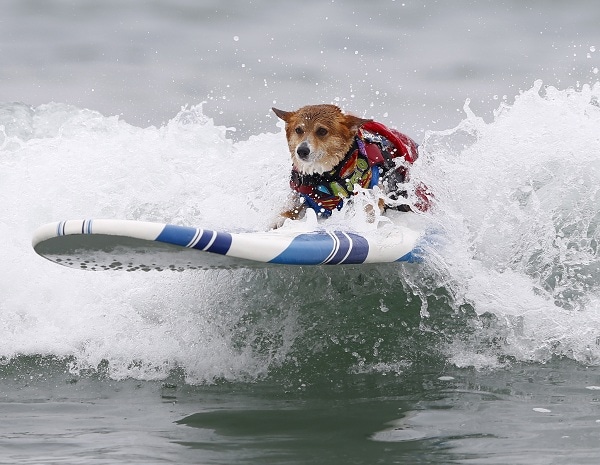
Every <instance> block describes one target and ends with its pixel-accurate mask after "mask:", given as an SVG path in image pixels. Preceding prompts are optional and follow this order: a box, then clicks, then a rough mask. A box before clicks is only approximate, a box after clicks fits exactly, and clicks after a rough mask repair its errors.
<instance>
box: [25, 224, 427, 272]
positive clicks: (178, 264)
mask: <svg viewBox="0 0 600 465" xmlns="http://www.w3.org/2000/svg"><path fill="white" fill-rule="evenodd" d="M408 215H410V214H408ZM422 237H423V230H422V229H421V228H414V227H413V228H410V227H407V226H397V225H394V226H390V227H386V228H381V230H374V231H370V232H369V233H355V232H350V231H325V230H321V231H310V232H306V231H292V230H288V229H286V228H282V229H277V230H273V231H268V232H239V233H235V232H225V231H214V230H211V229H204V228H196V227H189V226H177V225H171V224H162V223H152V222H144V221H131V220H111V219H87V220H68V221H60V222H55V223H49V224H46V225H43V226H41V227H40V228H38V229H37V230H36V231H35V233H34V235H33V241H32V242H33V248H34V249H35V251H36V252H37V253H38V254H39V255H41V256H42V257H44V258H47V259H48V260H51V261H53V262H55V263H58V264H60V265H64V266H68V267H72V268H81V269H85V270H127V271H136V270H144V271H149V270H178V271H182V270H186V269H206V268H239V267H251V266H264V265H265V264H273V265H356V264H363V263H392V262H401V261H408V262H414V261H419V260H420V257H419V251H418V243H419V241H420V240H421V239H422Z"/></svg>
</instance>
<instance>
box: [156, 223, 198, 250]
mask: <svg viewBox="0 0 600 465" xmlns="http://www.w3.org/2000/svg"><path fill="white" fill-rule="evenodd" d="M196 232H197V229H196V228H191V227H189V226H175V225H173V224H167V225H166V226H165V227H164V228H163V230H162V231H161V232H160V234H159V235H158V237H157V238H156V239H155V240H156V241H158V242H166V243H167V244H175V245H180V246H182V247H186V246H187V245H188V244H189V243H190V242H191V241H192V239H193V238H194V236H195V235H196Z"/></svg>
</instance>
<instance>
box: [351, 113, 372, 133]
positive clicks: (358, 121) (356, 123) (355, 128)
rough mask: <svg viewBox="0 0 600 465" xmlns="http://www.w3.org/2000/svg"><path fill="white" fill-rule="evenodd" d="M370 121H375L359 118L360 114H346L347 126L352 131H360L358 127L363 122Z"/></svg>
mask: <svg viewBox="0 0 600 465" xmlns="http://www.w3.org/2000/svg"><path fill="white" fill-rule="evenodd" d="M370 121H373V120H372V119H364V118H359V117H358V116H354V115H345V123H346V127H347V128H348V129H350V131H352V132H356V131H358V129H359V128H360V127H361V126H362V125H363V124H365V123H368V122H370Z"/></svg>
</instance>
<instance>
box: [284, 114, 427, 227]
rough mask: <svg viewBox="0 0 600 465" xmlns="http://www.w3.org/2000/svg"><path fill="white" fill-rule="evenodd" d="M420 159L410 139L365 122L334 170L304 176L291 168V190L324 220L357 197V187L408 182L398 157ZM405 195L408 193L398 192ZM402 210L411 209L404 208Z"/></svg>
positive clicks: (383, 127)
mask: <svg viewBox="0 0 600 465" xmlns="http://www.w3.org/2000/svg"><path fill="white" fill-rule="evenodd" d="M417 156H418V145H417V144H416V142H415V141H413V140H412V139H411V138H410V137H408V136H406V135H404V134H401V133H400V132H398V131H396V130H394V129H389V128H387V127H386V126H384V125H383V124H381V123H377V122H375V121H370V122H367V123H365V124H364V125H363V126H362V127H361V129H360V130H359V132H358V134H357V135H356V136H355V138H354V141H353V143H352V146H351V147H350V150H348V153H347V154H346V156H345V157H344V159H343V160H342V161H341V162H340V163H339V164H338V165H337V166H336V167H335V168H333V169H332V170H331V171H328V172H326V173H318V174H301V173H300V172H298V171H297V170H296V169H295V168H294V169H292V175H291V178H290V187H291V188H292V189H293V190H295V191H296V192H298V193H299V194H300V195H301V196H302V198H303V199H304V202H305V203H306V204H307V206H309V207H310V208H312V209H313V210H315V212H316V213H317V214H318V215H320V216H323V217H328V216H330V215H331V212H332V211H333V210H336V209H337V210H340V209H341V208H342V207H343V205H344V199H347V198H349V197H351V196H352V195H354V194H355V192H354V186H355V185H358V186H360V187H362V188H365V189H366V188H369V189H370V188H373V187H374V186H376V185H377V184H379V181H380V180H383V181H384V182H386V183H388V184H389V185H390V187H391V189H390V190H391V191H396V190H397V189H396V188H397V184H398V183H403V182H405V181H406V180H407V179H408V172H407V169H406V168H405V167H404V166H399V167H398V166H396V162H395V161H394V159H395V158H398V157H402V158H404V160H406V161H407V162H408V163H413V162H414V160H416V158H417ZM399 194H400V195H404V196H405V195H406V192H399ZM399 209H400V210H403V211H408V210H409V209H410V208H409V207H408V206H407V205H406V206H404V205H401V206H400V207H399Z"/></svg>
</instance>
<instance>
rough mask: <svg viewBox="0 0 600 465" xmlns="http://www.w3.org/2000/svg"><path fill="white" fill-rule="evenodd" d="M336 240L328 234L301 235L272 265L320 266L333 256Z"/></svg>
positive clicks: (272, 261)
mask: <svg viewBox="0 0 600 465" xmlns="http://www.w3.org/2000/svg"><path fill="white" fill-rule="evenodd" d="M334 247H335V242H334V239H333V238H332V237H331V236H330V235H329V234H327V233H317V234H315V233H312V234H300V235H299V236H296V237H295V238H294V239H293V240H292V242H291V243H290V245H288V246H287V248H286V249H285V250H284V251H283V252H281V253H280V254H279V255H277V256H276V257H275V258H274V259H273V260H271V261H270V263H283V264H288V265H318V264H320V263H323V262H324V261H325V260H327V258H328V257H329V256H330V255H331V252H332V251H333V249H334Z"/></svg>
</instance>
